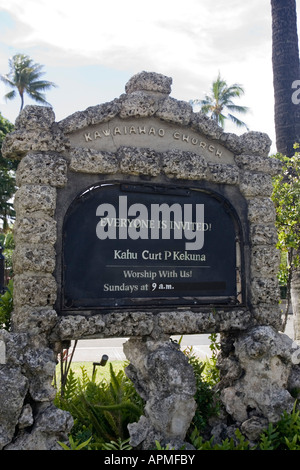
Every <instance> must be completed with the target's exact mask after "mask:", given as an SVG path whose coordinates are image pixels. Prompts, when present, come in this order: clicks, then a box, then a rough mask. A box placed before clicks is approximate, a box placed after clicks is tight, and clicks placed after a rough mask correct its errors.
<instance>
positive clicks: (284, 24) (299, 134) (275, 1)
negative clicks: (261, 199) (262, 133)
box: [271, 0, 300, 157]
mask: <svg viewBox="0 0 300 470" xmlns="http://www.w3.org/2000/svg"><path fill="white" fill-rule="evenodd" d="M271 7H272V65H273V85H274V100H275V131H276V147H277V151H278V152H280V153H282V154H283V155H287V156H289V157H291V156H292V155H294V150H293V145H294V144H295V143H296V142H300V105H299V104H296V103H293V101H295V100H293V101H292V94H293V92H294V91H295V90H294V89H293V88H292V84H293V83H294V82H295V80H299V79H300V66H299V46H298V34H297V14H296V0H271Z"/></svg>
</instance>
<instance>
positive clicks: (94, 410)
mask: <svg viewBox="0 0 300 470" xmlns="http://www.w3.org/2000/svg"><path fill="white" fill-rule="evenodd" d="M109 366H110V381H107V382H106V381H102V382H100V383H96V380H95V376H93V377H92V379H89V377H88V376H87V373H86V370H85V369H84V367H82V377H81V378H76V377H75V375H74V373H73V371H72V369H70V372H69V374H68V378H67V382H66V385H65V389H64V396H63V397H61V396H60V394H59V393H57V396H56V401H55V404H56V406H58V407H59V408H61V409H64V410H66V411H69V412H70V413H71V415H72V417H73V419H74V426H73V429H72V433H71V435H72V439H73V443H74V442H76V445H78V443H80V442H84V441H87V440H88V439H89V438H90V437H91V441H90V442H89V447H90V448H91V449H104V448H106V447H105V446H107V445H108V444H107V443H110V444H111V445H112V443H116V444H115V445H118V444H117V443H118V442H119V444H120V443H121V442H122V441H124V440H126V439H128V437H129V433H128V429H127V425H128V424H129V423H131V422H134V421H138V420H139V418H140V416H141V414H142V413H143V408H144V403H143V401H142V400H141V398H140V397H139V395H138V394H137V392H136V391H135V388H134V386H133V384H132V382H131V381H130V380H129V379H128V378H127V377H126V375H125V372H124V370H121V371H119V372H118V373H115V372H114V370H113V367H112V364H109Z"/></svg>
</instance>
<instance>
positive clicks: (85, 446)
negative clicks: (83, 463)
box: [58, 435, 92, 450]
mask: <svg viewBox="0 0 300 470" xmlns="http://www.w3.org/2000/svg"><path fill="white" fill-rule="evenodd" d="M91 439H92V438H91V437H90V438H89V439H87V440H86V441H85V442H81V443H80V442H78V441H75V440H74V439H73V437H72V435H70V436H69V443H70V447H69V446H68V445H67V444H65V443H64V442H60V441H58V444H59V445H60V446H61V447H62V448H63V449H64V450H83V449H85V450H90V447H89V443H90V441H91Z"/></svg>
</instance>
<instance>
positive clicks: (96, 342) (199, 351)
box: [73, 314, 294, 362]
mask: <svg viewBox="0 0 300 470" xmlns="http://www.w3.org/2000/svg"><path fill="white" fill-rule="evenodd" d="M284 333H285V334H287V335H288V336H289V337H290V338H291V339H294V328H293V315H292V314H289V315H288V321H287V325H286V329H285V331H284ZM127 339H128V338H105V339H85V340H79V341H78V343H77V346H76V349H75V353H74V357H73V362H100V360H101V357H102V355H103V354H106V355H107V356H108V358H109V360H110V361H124V360H126V357H125V355H124V352H123V344H124V343H125V342H126V341H127ZM172 339H174V340H177V341H179V339H180V336H172ZM181 346H182V349H184V348H185V347H190V346H192V347H193V352H194V354H195V355H196V356H198V357H199V359H205V358H206V357H210V355H211V350H210V339H209V335H205V334H201V335H184V336H183V337H182V340H181Z"/></svg>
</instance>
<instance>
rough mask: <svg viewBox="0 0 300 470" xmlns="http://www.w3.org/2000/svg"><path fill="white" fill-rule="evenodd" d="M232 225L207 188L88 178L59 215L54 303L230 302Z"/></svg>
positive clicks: (233, 287)
mask: <svg viewBox="0 0 300 470" xmlns="http://www.w3.org/2000/svg"><path fill="white" fill-rule="evenodd" d="M236 231H237V229H236V223H235V219H234V216H233V213H232V210H231V209H230V207H229V205H228V204H227V202H226V201H224V199H223V198H221V197H219V196H217V195H215V194H214V193H208V192H205V191H201V190H194V189H189V188H188V189H185V188H176V187H163V186H152V185H140V184H136V185H135V184H133V185H131V184H119V183H118V184H99V185H95V186H93V187H91V188H89V189H88V190H86V191H85V192H83V193H82V194H81V195H80V196H78V197H77V198H76V199H75V200H74V201H73V203H72V204H71V206H70V208H69V210H68V212H67V214H66V216H65V221H64V226H63V282H62V286H63V289H62V308H61V309H62V311H68V310H69V311H70V310H76V309H79V310H85V309H87V310H94V309H101V308H106V309H107V308H129V307H130V308H132V307H139V308H141V306H142V307H156V306H160V307H161V306H177V305H197V304H205V303H209V304H220V303H221V304H228V303H237V297H238V293H237V265H236V264H237V261H236V259H237V256H236V249H237V245H236V243H237V242H236V238H237V237H236Z"/></svg>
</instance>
